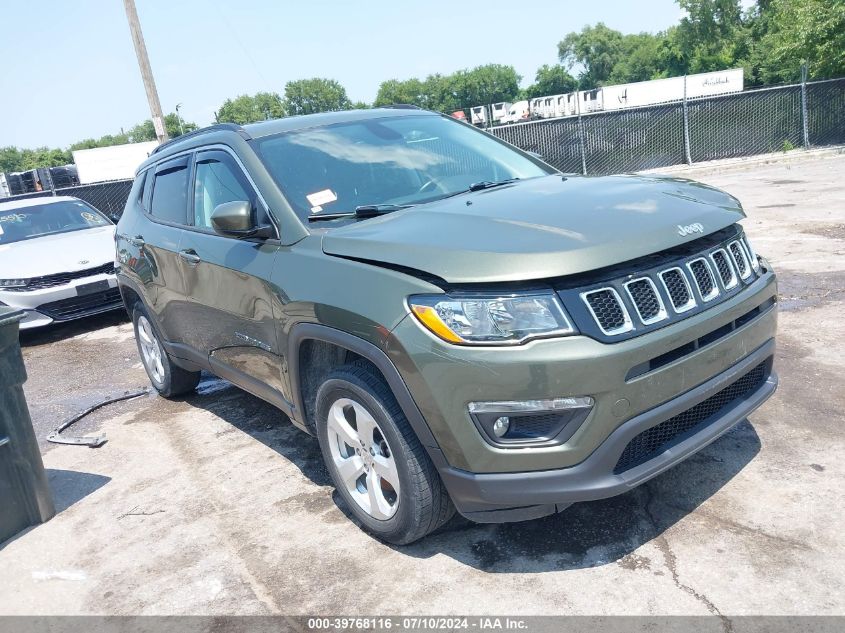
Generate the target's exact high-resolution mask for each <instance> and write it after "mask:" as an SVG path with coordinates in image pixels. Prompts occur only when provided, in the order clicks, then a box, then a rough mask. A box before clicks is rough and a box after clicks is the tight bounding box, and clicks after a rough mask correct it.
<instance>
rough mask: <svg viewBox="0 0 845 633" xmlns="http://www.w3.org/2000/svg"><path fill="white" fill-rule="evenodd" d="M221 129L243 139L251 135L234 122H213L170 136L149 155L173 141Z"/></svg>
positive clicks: (247, 138)
mask: <svg viewBox="0 0 845 633" xmlns="http://www.w3.org/2000/svg"><path fill="white" fill-rule="evenodd" d="M222 130H228V131H230V132H237V133H238V134H240V135H241V136H242V137H243V138H244V139H245V140H247V141H248V140H250V139H251V138H252V137H251V136H250V135H249V134H247V132H246V130H244V129H243V128H242V127H241V126H240V125H236V124H235V123H215V124H214V125H208V126H206V127H201V128H200V129H198V130H194V131H193V132H187V133H186V134H180V135H179V136H177V137H176V138H172V139H170V140H169V141H165V142H164V143H162V144H161V145H159V146H158V147H156V148H155V149H154V150H153V151H152V152H150V155H151V156H152V155H153V154H156V153H157V152H160V151H161V150H162V149H164V148H165V147H168V146H170V145H172V144H173V143H178V142H179V141H184V140H185V139H188V138H193V137H194V136H200V135H201V134H207V133H209V132H219V131H222Z"/></svg>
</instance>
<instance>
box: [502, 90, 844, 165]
mask: <svg viewBox="0 0 845 633" xmlns="http://www.w3.org/2000/svg"><path fill="white" fill-rule="evenodd" d="M488 131H489V132H491V133H492V134H495V135H496V136H498V137H500V138H502V139H504V140H506V141H508V142H509V143H512V144H513V145H516V146H517V147H520V148H522V149H524V150H528V151H532V152H536V153H538V154H540V155H541V156H543V158H544V160H546V161H547V162H548V163H550V164H552V165H554V166H555V167H557V168H558V169H560V170H561V171H565V172H576V173H583V174H592V175H601V174H614V173H620V172H631V171H639V170H642V169H650V168H656V167H667V166H669V165H678V164H683V163H695V162H700V161H707V160H716V159H720V158H734V157H739V156H754V155H757V154H767V153H771V152H777V151H788V150H791V149H794V148H798V147H812V146H824V145H835V144H840V143H845V78H843V79H831V80H827V81H817V82H809V83H804V84H796V85H792V86H780V87H776V88H763V89H759V90H748V91H744V92H740V93H734V94H729V95H723V96H714V97H700V98H696V99H689V100H686V101H678V102H673V103H664V104H659V105H653V106H644V107H639V108H631V109H626V110H613V111H606V112H595V113H589V114H583V115H581V116H572V117H566V118H559V119H546V120H540V121H531V122H528V123H517V124H514V125H503V126H499V127H493V128H491V129H489V130H488Z"/></svg>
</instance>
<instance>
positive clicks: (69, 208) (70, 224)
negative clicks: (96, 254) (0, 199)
mask: <svg viewBox="0 0 845 633" xmlns="http://www.w3.org/2000/svg"><path fill="white" fill-rule="evenodd" d="M109 224H111V221H110V220H109V219H108V218H107V217H106V216H104V215H103V214H102V213H100V212H99V211H97V210H96V209H95V208H94V207H91V206H89V205H87V204H85V203H84V202H82V201H81V200H63V201H61V202H47V203H44V204H37V205H33V206H27V207H19V208H17V209H10V210H9V211H3V210H2V205H0V244H10V243H12V242H20V241H21V240H29V239H32V238H35V237H42V236H44V235H53V234H55V233H68V232H70V231H81V230H83V229H91V228H95V227H98V226H107V225H109Z"/></svg>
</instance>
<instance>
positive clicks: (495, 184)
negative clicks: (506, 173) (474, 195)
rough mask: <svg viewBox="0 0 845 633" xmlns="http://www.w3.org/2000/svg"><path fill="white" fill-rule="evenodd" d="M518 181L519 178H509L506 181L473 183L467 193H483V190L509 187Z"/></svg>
mask: <svg viewBox="0 0 845 633" xmlns="http://www.w3.org/2000/svg"><path fill="white" fill-rule="evenodd" d="M517 180H519V178H507V179H506V180H482V181H480V182H474V183H472V184H471V185H470V186H469V187H467V191H481V190H482V189H491V188H493V187H501V186H502V185H509V184H510V183H512V182H515V181H517Z"/></svg>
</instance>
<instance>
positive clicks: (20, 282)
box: [0, 279, 27, 288]
mask: <svg viewBox="0 0 845 633" xmlns="http://www.w3.org/2000/svg"><path fill="white" fill-rule="evenodd" d="M26 282H27V280H26V279H0V288H23V287H24V286H25V285H26Z"/></svg>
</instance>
